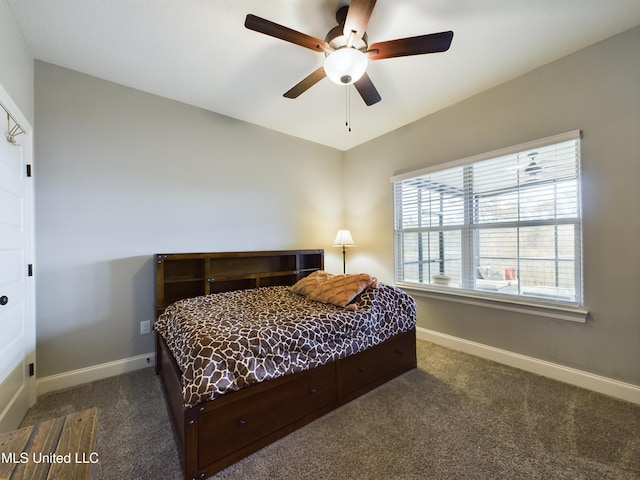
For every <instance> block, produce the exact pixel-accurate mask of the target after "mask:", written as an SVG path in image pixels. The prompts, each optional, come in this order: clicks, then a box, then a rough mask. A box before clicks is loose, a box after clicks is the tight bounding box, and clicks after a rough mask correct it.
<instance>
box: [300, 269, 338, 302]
mask: <svg viewBox="0 0 640 480" xmlns="http://www.w3.org/2000/svg"><path fill="white" fill-rule="evenodd" d="M331 277H333V275H332V274H330V273H327V272H325V271H324V270H316V271H315V272H312V273H310V274H309V275H307V276H306V277H304V278H301V279H300V280H298V281H297V282H296V284H295V285H292V286H291V291H292V292H295V293H299V294H300V295H304V296H307V295H309V294H310V293H311V292H313V291H314V290H315V289H316V288H317V287H318V285H320V283H322V282H324V281H325V280H327V279H328V278H331Z"/></svg>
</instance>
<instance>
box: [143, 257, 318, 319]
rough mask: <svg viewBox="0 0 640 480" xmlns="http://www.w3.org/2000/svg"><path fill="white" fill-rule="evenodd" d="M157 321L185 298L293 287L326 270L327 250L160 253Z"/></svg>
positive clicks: (156, 263)
mask: <svg viewBox="0 0 640 480" xmlns="http://www.w3.org/2000/svg"><path fill="white" fill-rule="evenodd" d="M154 259H155V266H156V269H155V273H156V288H155V294H156V295H155V299H156V301H155V309H156V318H157V317H158V315H160V314H161V313H162V312H163V311H164V309H165V308H166V307H167V306H169V305H170V304H172V303H173V302H175V301H177V300H181V299H183V298H190V297H197V296H200V295H208V294H210V293H219V292H227V291H231V290H245V289H249V288H258V287H265V286H275V285H293V284H294V283H295V282H297V281H298V280H300V279H301V278H303V277H305V276H307V275H308V274H310V273H311V272H314V271H316V270H322V269H324V250H321V249H319V250H277V251H256V252H211V253H158V254H156V255H155V256H154Z"/></svg>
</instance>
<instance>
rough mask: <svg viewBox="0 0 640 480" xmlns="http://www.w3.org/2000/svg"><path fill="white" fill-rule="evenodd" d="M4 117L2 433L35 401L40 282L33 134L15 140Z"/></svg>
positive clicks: (0, 179) (0, 157)
mask: <svg viewBox="0 0 640 480" xmlns="http://www.w3.org/2000/svg"><path fill="white" fill-rule="evenodd" d="M5 93H6V92H5V91H4V90H3V89H2V88H1V87H0V100H2V103H3V105H7V102H8V100H7V99H6V98H2V94H5ZM14 108H15V107H14ZM7 109H8V110H10V108H7ZM10 111H11V110H10ZM11 114H12V116H14V117H15V116H16V113H15V112H14V111H11ZM0 115H1V116H2V118H0V126H1V127H0V133H1V137H0V432H6V431H9V430H13V429H15V428H16V427H17V426H18V424H19V423H20V421H21V420H22V418H23V417H24V414H25V413H26V411H27V409H28V408H29V407H30V406H31V405H32V404H33V403H34V402H35V376H33V367H30V365H31V364H32V363H33V362H34V361H35V352H34V350H35V328H34V323H35V312H34V310H35V309H34V299H33V294H34V282H33V277H32V276H30V273H32V271H33V270H31V272H30V267H29V264H32V262H33V260H32V250H33V249H32V245H31V241H32V238H31V236H32V221H33V218H32V217H33V215H32V212H33V185H32V178H30V177H28V176H27V166H26V164H27V162H26V161H25V157H30V156H31V148H30V142H31V136H30V134H29V135H27V134H22V135H19V136H17V137H16V138H15V140H16V142H17V143H18V144H20V143H25V142H26V143H27V145H25V146H22V145H18V146H16V145H13V144H12V143H10V142H9V141H8V140H7V134H8V130H9V129H10V128H11V127H10V126H13V123H12V122H10V121H9V119H8V118H7V114H6V113H5V111H4V109H2V108H0ZM20 123H21V125H22V122H20Z"/></svg>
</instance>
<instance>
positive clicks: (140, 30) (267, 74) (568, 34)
mask: <svg viewBox="0 0 640 480" xmlns="http://www.w3.org/2000/svg"><path fill="white" fill-rule="evenodd" d="M339 1H341V0H269V1H264V0H248V1H241V0H7V2H8V4H9V6H10V8H11V10H12V11H13V14H14V16H15V18H16V21H17V23H18V25H19V26H20V28H21V29H22V32H23V34H24V37H25V40H26V42H27V45H28V46H29V47H30V49H31V52H32V54H33V56H34V57H35V58H36V59H38V60H42V61H45V62H49V63H53V64H56V65H60V66H63V67H66V68H70V69H72V70H76V71H79V72H82V73H86V74H89V75H93V76H96V77H99V78H103V79H106V80H110V81H113V82H116V83H119V84H122V85H126V86H129V87H133V88H136V89H139V90H143V91H145V92H150V93H153V94H156V95H161V96H163V97H167V98H170V99H174V100H178V101H181V102H184V103H187V104H191V105H195V106H198V107H201V108H203V109H206V110H211V111H213V112H218V113H221V114H223V115H227V116H229V117H233V118H237V119H240V120H244V121H246V122H250V123H253V124H256V125H261V126H264V127H267V128H270V129H273V130H277V131H280V132H283V133H286V134H288V135H293V136H296V137H300V138H304V139H307V140H311V141H313V142H317V143H320V144H324V145H328V146H331V147H334V148H337V149H339V150H348V149H349V148H352V147H354V146H356V145H359V144H361V143H363V142H366V141H368V140H370V139H372V138H375V137H377V136H379V135H381V134H384V133H386V132H389V131H391V130H394V129H396V128H398V127H401V126H403V125H406V124H408V123H410V122H412V121H414V120H417V119H419V118H421V117H424V116H426V115H429V114H431V113H433V112H435V111H437V110H439V109H441V108H443V107H446V106H448V105H451V104H453V103H455V102H458V101H460V100H462V99H464V98H467V97H469V96H471V95H474V94H476V93H478V92H481V91H483V90H486V89H488V88H490V87H492V86H495V85H497V84H500V83H502V82H505V81H506V80H509V79H511V78H514V77H516V76H518V75H521V74H523V73H525V72H527V71H530V70H532V69H534V68H536V67H539V66H541V65H544V64H547V63H549V62H551V61H553V60H556V59H558V58H561V57H563V56H565V55H567V54H569V53H572V52H574V51H577V50H579V49H581V48H584V47H586V46H588V45H591V44H594V43H596V42H598V41H600V40H603V39H605V38H608V37H610V36H612V35H615V34H617V33H620V32H623V31H625V30H628V29H630V28H632V27H634V26H636V25H639V24H640V0H606V1H605V0H379V1H378V3H377V4H376V7H375V9H374V11H373V14H372V16H371V20H370V22H369V26H368V28H367V33H368V37H369V43H374V42H378V41H384V40H392V39H395V38H403V37H409V36H415V35H421V34H425V33H435V32H440V31H445V30H453V31H454V37H453V42H452V45H451V48H450V50H449V51H448V52H445V53H437V54H430V55H420V56H413V57H403V58H392V59H386V60H380V61H376V62H370V64H369V67H368V70H367V71H368V73H369V76H370V77H371V79H372V81H373V83H374V84H375V86H376V88H377V89H378V91H379V92H380V94H381V96H382V101H381V102H380V103H377V104H375V105H373V106H371V107H367V106H365V104H364V102H362V100H361V99H360V97H359V96H358V94H357V92H356V91H355V89H353V87H350V88H351V90H352V92H351V101H350V105H351V122H352V131H351V132H348V131H347V129H346V127H345V112H346V94H345V87H340V86H337V85H335V84H332V83H331V81H330V80H328V79H324V80H322V81H321V82H320V83H318V84H317V85H315V86H314V87H312V88H311V89H310V90H308V91H307V92H305V93H304V94H302V95H301V96H300V97H299V98H298V99H296V100H290V99H286V98H284V97H283V96H282V94H283V93H284V92H285V91H287V90H288V89H289V88H291V87H292V86H293V85H295V84H296V83H297V82H298V81H300V80H301V79H302V78H304V77H305V76H307V75H308V74H309V73H311V72H312V71H313V70H315V69H316V68H317V67H319V66H320V65H322V61H323V58H324V56H323V54H320V53H315V52H313V51H311V50H309V49H306V48H303V47H300V46H298V45H293V44H290V43H287V42H284V41H282V40H279V39H275V38H272V37H269V36H266V35H263V34H260V33H257V32H254V31H251V30H247V29H246V28H245V27H244V19H245V17H246V15H247V14H248V13H253V14H255V15H257V16H260V17H263V18H266V19H268V20H271V21H273V22H276V23H279V24H281V25H285V26H287V27H289V28H293V29H294V30H298V31H300V32H303V33H306V34H308V35H312V36H315V37H318V38H324V37H325V35H326V33H327V32H328V31H329V30H330V29H331V28H333V27H334V26H335V25H336V22H335V10H336V7H337V5H338V3H339Z"/></svg>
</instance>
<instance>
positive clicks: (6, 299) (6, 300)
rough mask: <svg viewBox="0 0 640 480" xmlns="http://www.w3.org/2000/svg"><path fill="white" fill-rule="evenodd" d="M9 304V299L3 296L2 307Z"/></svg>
mask: <svg viewBox="0 0 640 480" xmlns="http://www.w3.org/2000/svg"><path fill="white" fill-rule="evenodd" d="M7 303H9V297H7V296H6V295H2V296H1V297H0V305H6V304H7Z"/></svg>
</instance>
